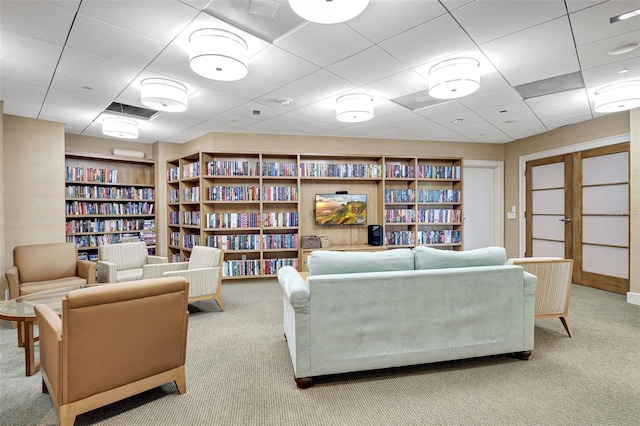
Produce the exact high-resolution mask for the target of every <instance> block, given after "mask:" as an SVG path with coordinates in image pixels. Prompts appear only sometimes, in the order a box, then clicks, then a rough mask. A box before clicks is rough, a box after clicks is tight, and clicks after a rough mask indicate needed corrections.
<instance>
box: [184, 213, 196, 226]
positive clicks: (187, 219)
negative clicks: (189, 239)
mask: <svg viewBox="0 0 640 426" xmlns="http://www.w3.org/2000/svg"><path fill="white" fill-rule="evenodd" d="M182 224H183V225H191V226H200V211H199V210H192V211H185V212H182Z"/></svg>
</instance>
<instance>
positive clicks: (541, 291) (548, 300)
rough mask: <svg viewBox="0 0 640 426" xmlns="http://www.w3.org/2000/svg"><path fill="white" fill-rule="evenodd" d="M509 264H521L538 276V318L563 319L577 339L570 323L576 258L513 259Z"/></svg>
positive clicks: (536, 315)
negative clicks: (572, 281)
mask: <svg viewBox="0 0 640 426" xmlns="http://www.w3.org/2000/svg"><path fill="white" fill-rule="evenodd" d="M507 263H509V264H513V265H520V266H522V267H523V268H524V270H525V271H527V272H529V273H531V274H533V275H535V276H536V277H538V287H537V288H536V302H535V311H534V313H535V317H536V318H560V321H561V322H562V325H563V326H564V329H565V330H566V331H567V334H568V335H569V337H572V336H573V333H572V332H571V325H570V324H569V301H570V299H571V280H572V277H573V259H561V258H558V257H522V258H514V259H509V260H508V261H507Z"/></svg>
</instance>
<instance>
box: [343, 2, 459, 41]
mask: <svg viewBox="0 0 640 426" xmlns="http://www.w3.org/2000/svg"><path fill="white" fill-rule="evenodd" d="M400 4H401V5H402V7H400V8H399V7H398V5H400ZM446 12H447V11H446V9H445V8H444V7H442V5H441V4H440V2H437V1H402V2H400V1H398V0H392V1H389V0H373V1H371V3H370V4H369V6H368V7H367V9H365V11H364V12H363V13H362V14H361V15H359V16H357V17H356V18H354V19H352V20H350V21H347V25H348V26H350V27H351V28H353V29H354V30H356V31H357V32H359V33H360V34H362V35H363V36H365V37H366V38H368V39H369V40H371V41H372V42H374V43H380V42H381V41H383V40H386V39H388V38H390V37H393V36H395V35H397V34H400V33H402V32H405V31H407V30H409V29H411V28H413V27H416V26H418V25H420V24H423V23H425V22H427V21H430V20H432V19H434V18H437V17H438V16H441V15H444V14H445V13H446ZM390 16H393V19H389V17H390ZM380 22H384V25H380Z"/></svg>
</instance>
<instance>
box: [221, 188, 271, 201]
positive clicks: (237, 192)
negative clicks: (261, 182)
mask: <svg viewBox="0 0 640 426" xmlns="http://www.w3.org/2000/svg"><path fill="white" fill-rule="evenodd" d="M208 192H209V200H210V201H258V200H260V187H259V186H254V185H244V186H210V187H209V191H208Z"/></svg>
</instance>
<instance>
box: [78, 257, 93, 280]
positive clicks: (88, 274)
mask: <svg viewBox="0 0 640 426" xmlns="http://www.w3.org/2000/svg"><path fill="white" fill-rule="evenodd" d="M97 267H98V265H97V264H96V262H94V261H92V260H78V276H79V277H82V278H84V279H86V280H87V284H95V283H96V268H97Z"/></svg>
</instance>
